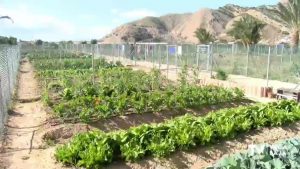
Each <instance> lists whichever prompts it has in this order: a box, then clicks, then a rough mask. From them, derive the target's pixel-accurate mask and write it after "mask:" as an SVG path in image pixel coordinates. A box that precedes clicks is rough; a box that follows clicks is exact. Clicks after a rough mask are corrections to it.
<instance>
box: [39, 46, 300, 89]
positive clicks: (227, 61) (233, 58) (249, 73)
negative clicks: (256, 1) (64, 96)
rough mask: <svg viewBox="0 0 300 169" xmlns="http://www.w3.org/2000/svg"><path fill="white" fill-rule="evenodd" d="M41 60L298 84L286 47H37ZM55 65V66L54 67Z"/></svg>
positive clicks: (299, 68)
mask: <svg viewBox="0 0 300 169" xmlns="http://www.w3.org/2000/svg"><path fill="white" fill-rule="evenodd" d="M38 48H39V51H41V52H42V53H43V56H44V57H48V58H52V57H54V56H55V57H62V58H66V56H69V57H76V55H74V56H73V55H72V53H73V54H74V53H77V54H81V56H84V55H89V56H91V55H92V56H93V57H91V58H92V59H91V62H93V61H92V60H93V59H99V58H105V59H106V60H108V61H111V62H117V61H119V62H121V63H123V64H126V65H137V66H143V67H148V68H156V69H159V70H160V71H162V72H164V73H166V75H169V74H170V73H171V74H172V73H174V74H177V73H178V72H180V70H181V68H182V67H183V66H185V65H187V67H188V68H195V69H197V70H199V72H200V73H202V74H204V75H205V76H206V75H207V76H211V75H215V74H216V72H218V71H219V70H222V71H224V72H226V73H227V74H230V75H231V77H234V78H236V79H238V78H241V79H244V80H247V79H248V80H249V78H257V79H260V85H262V86H266V85H268V80H278V81H281V82H289V83H298V82H299V77H300V50H295V49H292V48H290V47H289V46H288V45H283V44H280V45H276V46H269V45H262V44H256V45H249V46H244V45H242V44H236V43H232V44H228V43H227V44H225V43H214V44H209V45H196V44H168V43H153V42H151V43H135V44H128V43H123V44H122V43H121V44H61V45H59V46H58V47H57V48H55V49H54V48H53V49H52V48H49V47H47V46H42V47H38ZM58 64H59V63H58ZM263 80H264V81H263Z"/></svg>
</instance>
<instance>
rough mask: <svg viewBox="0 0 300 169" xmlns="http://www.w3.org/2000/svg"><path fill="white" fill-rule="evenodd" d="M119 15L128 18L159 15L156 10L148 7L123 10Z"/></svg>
mask: <svg viewBox="0 0 300 169" xmlns="http://www.w3.org/2000/svg"><path fill="white" fill-rule="evenodd" d="M119 16H120V17H122V18H127V19H137V18H143V17H146V16H157V14H156V12H154V11H151V10H148V9H135V10H131V11H126V12H121V13H119Z"/></svg>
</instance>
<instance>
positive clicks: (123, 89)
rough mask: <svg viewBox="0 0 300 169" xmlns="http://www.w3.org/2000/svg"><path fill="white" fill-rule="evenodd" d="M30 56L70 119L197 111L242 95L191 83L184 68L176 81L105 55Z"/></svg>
mask: <svg viewBox="0 0 300 169" xmlns="http://www.w3.org/2000/svg"><path fill="white" fill-rule="evenodd" d="M32 60H33V63H34V65H35V67H36V69H37V71H38V75H39V78H40V79H41V80H42V81H43V80H45V84H46V85H45V90H44V94H43V99H44V101H45V102H46V103H47V104H48V105H49V106H50V107H52V108H53V111H54V112H55V114H56V115H57V116H58V117H60V118H62V119H64V120H66V121H70V120H74V121H84V122H90V121H96V120H100V119H103V118H109V117H114V116H120V115H128V114H132V113H135V114H143V113H149V112H162V111H171V110H172V111H173V110H178V111H186V109H195V110H197V109H198V110H199V109H201V108H203V107H206V106H209V105H216V104H220V103H229V102H235V101H241V100H242V99H243V93H242V92H241V91H240V90H238V89H225V88H221V87H214V86H203V87H199V86H197V85H195V84H189V83H187V77H186V76H187V74H186V73H184V72H183V73H182V76H181V79H180V83H179V84H174V83H173V82H171V81H169V80H167V79H166V78H165V77H164V76H162V75H161V74H160V72H159V71H158V70H152V71H151V72H149V73H145V72H143V71H133V70H132V69H130V68H125V67H123V66H122V65H121V64H120V63H116V64H113V63H108V62H106V61H105V60H103V59H96V60H95V61H94V62H93V63H92V62H91V60H92V59H91V58H76V59H70V58H60V59H55V58H54V59H44V58H35V59H34V58H33V59H32ZM89 64H91V65H89ZM88 67H93V68H94V69H87V68H88Z"/></svg>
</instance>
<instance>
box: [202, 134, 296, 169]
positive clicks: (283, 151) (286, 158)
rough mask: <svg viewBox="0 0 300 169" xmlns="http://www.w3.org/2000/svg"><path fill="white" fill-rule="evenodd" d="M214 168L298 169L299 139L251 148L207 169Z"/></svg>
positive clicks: (221, 160) (225, 158)
mask: <svg viewBox="0 0 300 169" xmlns="http://www.w3.org/2000/svg"><path fill="white" fill-rule="evenodd" d="M214 168H216V169H226V168H239V169H248V168H257V169H263V168H274V169H283V168H300V139H290V140H285V141H281V142H280V143H277V144H274V145H269V144H262V145H256V146H251V147H250V148H249V150H248V151H246V152H241V153H237V154H234V155H231V156H227V157H224V158H222V159H220V160H219V161H218V162H217V163H216V164H215V165H214V166H213V167H208V168H207V169H214Z"/></svg>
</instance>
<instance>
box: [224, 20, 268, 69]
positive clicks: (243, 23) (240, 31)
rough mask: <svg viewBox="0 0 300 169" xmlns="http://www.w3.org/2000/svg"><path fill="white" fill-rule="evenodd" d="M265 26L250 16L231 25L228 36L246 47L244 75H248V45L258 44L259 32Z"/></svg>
mask: <svg viewBox="0 0 300 169" xmlns="http://www.w3.org/2000/svg"><path fill="white" fill-rule="evenodd" d="M264 26H265V24H264V23H262V22H260V21H259V20H257V19H255V18H254V17H252V16H250V15H245V16H243V17H242V18H241V19H240V20H238V21H235V22H234V23H233V28H232V29H231V30H230V31H228V34H229V35H230V36H232V37H233V38H234V39H236V40H239V41H241V42H242V43H243V45H244V46H247V63H246V64H247V66H246V75H248V65H249V52H250V45H252V44H256V43H258V41H259V40H260V38H261V30H262V29H263V28H264Z"/></svg>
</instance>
